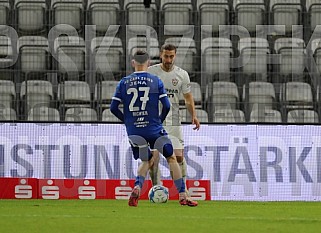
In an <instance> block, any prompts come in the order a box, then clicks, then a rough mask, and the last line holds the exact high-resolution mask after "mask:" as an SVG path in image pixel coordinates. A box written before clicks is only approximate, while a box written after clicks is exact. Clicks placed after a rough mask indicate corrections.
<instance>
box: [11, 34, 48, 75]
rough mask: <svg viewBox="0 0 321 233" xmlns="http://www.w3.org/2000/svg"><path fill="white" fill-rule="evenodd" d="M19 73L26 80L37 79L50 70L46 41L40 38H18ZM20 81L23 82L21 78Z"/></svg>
mask: <svg viewBox="0 0 321 233" xmlns="http://www.w3.org/2000/svg"><path fill="white" fill-rule="evenodd" d="M17 48H18V51H19V62H20V66H19V71H20V72H22V73H24V74H26V75H27V77H26V78H27V79H30V78H33V77H38V76H39V74H40V75H41V74H43V73H44V72H47V71H48V70H49V69H50V67H51V66H50V63H51V62H50V61H51V59H50V55H49V47H48V40H47V38H45V37H41V36H22V37H19V39H18V43H17ZM20 80H23V78H22V77H21V79H20Z"/></svg>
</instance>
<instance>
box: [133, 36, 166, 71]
mask: <svg viewBox="0 0 321 233" xmlns="http://www.w3.org/2000/svg"><path fill="white" fill-rule="evenodd" d="M127 49H128V52H127V54H128V55H129V56H128V59H129V60H128V61H127V64H128V65H131V59H132V56H133V55H134V54H135V52H136V51H137V49H143V50H146V51H147V52H148V54H149V56H150V59H151V60H150V61H151V65H153V64H158V63H159V62H160V58H159V44H158V40H157V38H153V37H149V38H147V37H132V38H130V39H129V40H128V44H127ZM127 70H128V67H127Z"/></svg>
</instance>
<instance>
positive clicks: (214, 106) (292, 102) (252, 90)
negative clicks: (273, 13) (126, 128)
mask: <svg viewBox="0 0 321 233" xmlns="http://www.w3.org/2000/svg"><path fill="white" fill-rule="evenodd" d="M117 84H118V81H102V82H99V83H97V84H96V85H95V91H94V94H91V92H90V87H89V85H88V83H86V82H84V81H65V82H62V83H59V84H58V86H54V85H52V83H51V82H49V81H44V80H29V81H27V82H26V81H24V82H22V84H21V86H17V85H16V84H15V83H14V82H12V81H8V80H0V102H1V108H14V109H17V110H18V112H19V115H25V116H27V115H28V112H29V111H30V109H32V108H35V107H39V106H41V107H59V108H62V109H68V108H75V107H85V108H90V107H93V106H95V107H97V108H100V109H106V108H108V107H109V106H110V103H111V99H112V96H113V94H114V92H115V89H116V86H117ZM17 87H19V89H20V91H19V92H18V91H17V90H16V89H17ZM191 92H192V93H193V96H194V101H195V107H196V109H198V110H202V109H206V111H207V112H209V113H210V114H214V113H216V112H217V111H218V110H221V109H232V110H241V109H243V110H245V111H246V112H251V111H253V110H260V109H268V110H276V109H285V111H290V110H297V109H307V110H314V109H317V107H319V104H318V103H319V100H320V96H321V93H320V89H319V88H316V90H314V89H313V88H312V87H311V85H310V84H308V83H306V82H287V83H283V84H280V85H279V86H278V90H276V88H275V86H274V85H273V84H272V83H270V82H261V81H257V82H250V83H249V84H245V85H244V86H243V88H242V89H241V90H240V89H239V88H238V87H237V85H236V84H235V83H234V82H226V81H216V82H211V83H209V84H208V85H207V86H206V90H205V93H204V92H203V91H202V88H201V86H200V84H198V83H197V82H191ZM179 104H180V108H181V109H185V108H186V106H185V101H184V98H183V96H181V97H180V102H179ZM17 105H18V106H17ZM22 118H23V117H22ZM210 120H211V119H210Z"/></svg>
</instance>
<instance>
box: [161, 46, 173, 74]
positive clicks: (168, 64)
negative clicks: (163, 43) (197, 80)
mask: <svg viewBox="0 0 321 233" xmlns="http://www.w3.org/2000/svg"><path fill="white" fill-rule="evenodd" d="M175 58H176V52H175V50H163V52H162V53H161V59H162V66H163V69H164V70H167V71H170V70H171V69H172V67H173V65H174V61H175Z"/></svg>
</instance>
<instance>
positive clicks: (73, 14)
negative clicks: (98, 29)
mask: <svg viewBox="0 0 321 233" xmlns="http://www.w3.org/2000/svg"><path fill="white" fill-rule="evenodd" d="M50 11H51V18H50V20H51V26H52V27H53V26H55V29H56V30H57V31H59V32H61V33H70V32H71V28H70V27H68V26H66V25H69V26H71V27H72V28H74V29H76V30H77V31H78V32H81V31H82V28H83V25H84V22H85V20H84V6H83V1H82V0H68V1H61V0H51V7H50ZM74 29H73V30H74Z"/></svg>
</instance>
